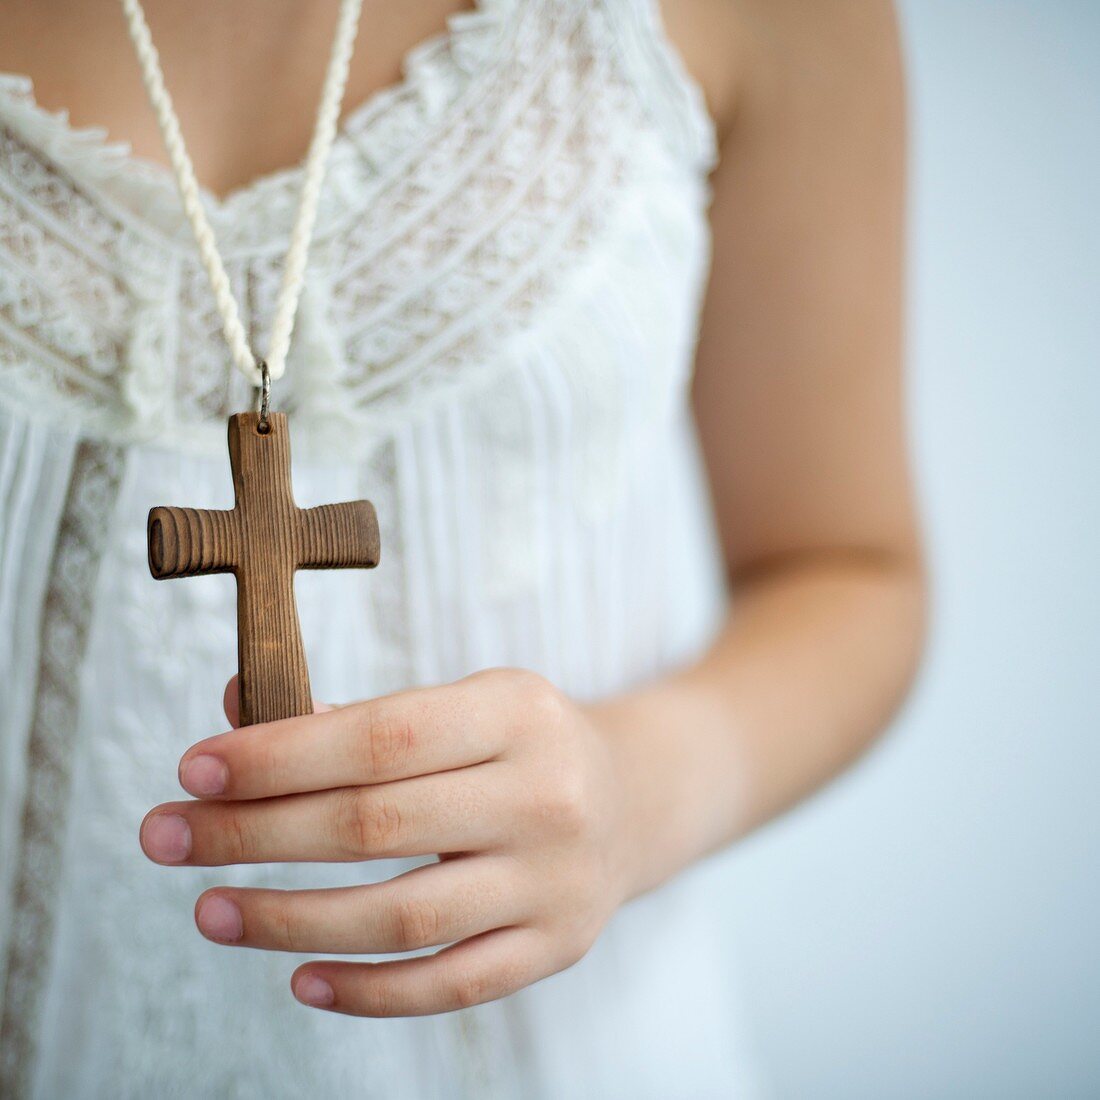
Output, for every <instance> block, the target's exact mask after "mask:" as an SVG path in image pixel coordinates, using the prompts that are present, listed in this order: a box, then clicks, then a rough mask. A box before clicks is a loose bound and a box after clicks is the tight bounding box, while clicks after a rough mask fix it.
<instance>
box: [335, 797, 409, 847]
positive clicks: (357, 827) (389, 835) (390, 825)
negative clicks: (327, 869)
mask: <svg viewBox="0 0 1100 1100" xmlns="http://www.w3.org/2000/svg"><path fill="white" fill-rule="evenodd" d="M335 831H336V844H337V846H338V847H339V849H340V850H341V851H343V852H346V853H350V854H351V855H353V856H367V855H372V854H375V853H378V852H383V851H386V850H387V849H389V848H390V847H392V846H393V844H394V843H396V840H397V837H398V836H399V835H400V832H401V814H400V811H399V810H398V809H397V807H396V806H395V805H394V804H393V802H391V801H389V800H388V799H385V798H380V797H379V796H378V795H377V794H376V793H375V792H374V791H372V790H371V789H370V788H367V787H360V788H352V789H350V790H348V791H346V792H345V793H344V794H343V795H342V796H341V797H340V800H339V802H338V808H337V813H336V829H335Z"/></svg>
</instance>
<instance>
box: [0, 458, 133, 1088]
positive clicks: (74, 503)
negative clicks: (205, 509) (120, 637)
mask: <svg viewBox="0 0 1100 1100" xmlns="http://www.w3.org/2000/svg"><path fill="white" fill-rule="evenodd" d="M122 465H123V459H122V452H121V451H120V450H118V449H117V448H114V447H109V446H106V445H103V444H93V443H82V444H80V445H79V447H78V448H77V452H76V456H75V458H74V461H73V470H72V474H71V476H70V481H69V490H68V494H67V498H66V501H65V507H64V511H63V514H62V519H61V524H60V527H59V529H58V534H57V543H56V545H55V548H54V556H53V561H52V563H51V565H50V577H49V583H48V586H47V589H46V599H45V603H44V611H43V619H42V642H41V656H40V658H39V669H38V686H37V689H36V695H35V707H34V718H33V721H32V725H31V732H30V740H29V742H28V747H27V755H28V760H27V788H26V794H25V796H24V805H23V825H22V843H21V845H20V848H19V865H18V867H17V868H16V875H15V892H14V897H13V909H12V926H11V931H10V940H9V946H8V962H7V978H6V982H5V987H4V999H3V1016H2V1022H0V1096H10V1097H13V1098H14V1097H17V1096H24V1095H28V1094H29V1092H30V1088H31V1083H32V1082H31V1077H32V1075H33V1065H34V1052H35V1044H36V1039H37V1034H38V1020H39V1015H40V1013H41V1009H42V1002H43V999H44V995H45V988H46V978H47V975H48V972H49V966H48V963H49V956H50V951H51V946H52V942H53V930H54V908H55V899H56V894H57V885H58V880H59V877H60V874H61V870H62V844H63V839H64V835H65V830H64V807H65V806H66V805H67V804H68V801H69V786H70V783H71V779H72V764H73V752H74V742H75V739H76V727H77V720H78V710H79V672H80V666H81V663H82V660H83V654H84V651H85V646H86V644H87V637H88V627H89V623H90V621H91V617H92V606H93V594H94V588H95V581H96V576H97V574H98V572H99V566H100V561H101V559H102V557H103V552H104V547H105V544H106V541H107V530H108V526H109V522H110V517H111V511H112V506H113V503H114V500H115V498H116V494H117V492H118V486H119V479H120V476H121V470H122Z"/></svg>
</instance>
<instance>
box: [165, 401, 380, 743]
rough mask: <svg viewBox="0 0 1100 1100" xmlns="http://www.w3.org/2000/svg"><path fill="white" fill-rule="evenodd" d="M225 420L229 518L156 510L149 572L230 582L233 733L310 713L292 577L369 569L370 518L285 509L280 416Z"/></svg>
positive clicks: (353, 507)
mask: <svg viewBox="0 0 1100 1100" xmlns="http://www.w3.org/2000/svg"><path fill="white" fill-rule="evenodd" d="M268 421H269V430H268V431H267V432H264V433H261V432H260V431H259V430H258V426H259V415H258V414H257V413H239V414H238V415H236V416H232V417H230V418H229V459H230V466H231V468H232V472H233V490H234V497H235V504H234V506H233V508H232V509H231V510H229V511H211V510H206V509H199V508H178V507H159V508H153V509H152V510H151V511H150V513H149V525H148V532H149V568H150V571H151V572H152V574H153V576H154V577H156V578H157V579H158V580H166V579H170V578H173V577H192V576H198V575H200V574H204V573H233V574H234V575H235V576H236V578H237V661H238V672H239V690H240V717H241V725H252V724H254V723H257V722H272V721H275V720H276V719H279V718H291V717H295V716H297V715H301V714H310V713H312V711H313V701H312V697H311V694H310V687H309V671H308V669H307V667H306V658H305V649H304V647H303V645H302V632H301V627H300V625H299V622H298V609H297V606H296V605H295V601H294V573H295V570H297V569H348V568H364V569H369V568H371V567H373V566H375V565H377V564H378V560H379V553H380V540H379V532H378V520H377V517H376V516H375V512H374V507H373V505H371V504H370V502H369V501H365V500H359V501H353V502H350V503H347V504H323V505H321V506H320V507H317V508H306V509H302V508H299V507H298V506H297V504H295V503H294V495H293V491H292V487H291V479H290V434H289V430H288V427H287V421H286V416H285V415H284V414H282V413H271V414H269V416H268Z"/></svg>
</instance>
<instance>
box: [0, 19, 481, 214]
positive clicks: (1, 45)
mask: <svg viewBox="0 0 1100 1100" xmlns="http://www.w3.org/2000/svg"><path fill="white" fill-rule="evenodd" d="M470 2H471V0H420V2H418V3H416V4H394V3H392V2H390V0H365V2H364V4H363V16H362V31H361V33H360V35H359V36H358V39H357V44H356V49H355V53H354V55H353V58H352V64H351V67H350V73H349V80H348V93H347V98H346V102H347V103H348V104H351V105H355V104H359V103H362V102H364V101H365V100H366V99H368V98H369V97H370V96H371V95H373V94H375V93H376V92H377V91H378V90H379V89H381V88H383V87H386V86H389V85H392V84H395V83H397V82H398V81H400V79H401V70H402V63H403V59H404V58H405V57H406V56H407V54H408V53H409V52H410V51H411V50H412V49H413V48H414V47H415V46H417V45H418V44H420V43H423V42H426V41H429V40H431V39H432V38H434V37H437V36H439V35H444V34H446V33H447V31H448V19H449V17H451V16H452V15H454V14H455V13H456V12H460V11H468V10H469V8H470ZM143 6H144V7H145V9H146V13H147V16H148V18H149V22H150V26H151V29H152V31H153V37H154V40H155V42H156V44H157V48H158V51H159V53H160V55H161V61H162V64H163V67H164V70H165V73H166V78H167V82H168V85H169V89H170V92H171V94H172V98H173V101H174V103H175V105H176V107H177V109H178V112H179V115H180V118H181V120H182V126H183V129H184V132H185V136H186V139H187V145H188V148H189V150H190V151H191V153H192V157H193V160H194V163H195V168H196V175H197V176H198V178H199V181H200V182H201V183H202V184H203V185H204V186H205V187H207V189H208V190H209V191H211V192H213V193H215V194H219V195H224V194H227V193H228V192H230V191H232V190H234V189H237V188H240V187H243V186H245V185H246V184H247V183H248V182H249V181H250V180H253V179H255V178H257V177H258V176H262V175H264V174H266V173H269V172H272V171H274V170H276V169H278V168H282V167H284V166H286V165H290V164H296V163H298V162H299V161H300V160H301V159H302V158H303V156H304V154H305V151H306V148H307V146H308V143H309V139H310V135H311V133H312V131H313V124H314V110H315V106H316V102H317V97H318V95H319V92H320V88H321V82H322V80H323V76H324V70H325V65H326V62H327V60H328V51H329V48H330V46H331V42H332V32H333V27H334V26H335V21H336V15H337V7H338V0H304V2H303V0H236V2H234V3H232V4H224V3H220V2H219V0H195V2H193V3H187V4H178V3H175V2H174V0H146V2H145V4H144V5H143ZM0 71H7V72H18V73H22V74H25V75H27V76H29V77H31V78H32V79H33V81H34V86H35V94H36V97H37V100H38V102H39V103H40V104H41V105H42V106H43V107H45V108H47V109H50V110H55V111H60V110H66V111H67V112H68V114H69V118H70V120H71V123H72V124H73V125H74V126H76V127H88V126H98V127H102V128H104V129H105V130H106V131H107V133H108V134H109V135H110V137H111V138H112V139H114V140H117V141H125V142H126V143H127V144H128V145H129V146H130V147H131V149H132V150H133V152H134V154H135V155H136V156H138V157H140V158H142V159H144V160H148V161H151V162H154V163H158V164H163V163H165V160H164V152H163V142H162V141H161V139H160V135H159V134H158V133H157V130H156V125H155V122H154V119H153V115H152V113H151V111H150V110H149V106H148V102H147V99H146V96H145V92H144V90H143V88H142V86H141V79H140V75H139V70H138V65H137V62H136V60H135V57H134V52H133V47H132V45H131V43H130V40H129V38H128V37H127V34H126V27H125V22H124V19H123V15H122V12H121V9H120V5H119V4H118V3H117V0H92V2H86V0H65V2H62V3H56V4H49V5H46V4H41V3H34V2H33V0H14V2H13V3H11V4H4V5H3V8H2V10H0Z"/></svg>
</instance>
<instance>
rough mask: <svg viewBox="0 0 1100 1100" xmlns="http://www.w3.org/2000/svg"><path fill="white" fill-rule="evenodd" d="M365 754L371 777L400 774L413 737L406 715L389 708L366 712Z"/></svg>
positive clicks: (406, 759) (370, 707) (411, 745)
mask: <svg viewBox="0 0 1100 1100" xmlns="http://www.w3.org/2000/svg"><path fill="white" fill-rule="evenodd" d="M365 737H366V753H367V764H368V766H369V768H370V774H371V775H372V776H387V775H394V774H397V773H400V772H401V771H402V770H403V767H404V765H405V764H406V762H407V761H408V760H409V758H410V756H411V755H412V752H413V747H414V744H415V739H416V735H415V732H414V730H413V724H412V721H411V719H410V717H409V716H408V715H407V714H395V713H393V712H392V709H391V708H389V707H386V708H383V707H380V706H375V705H368V706H367V708H366V729H365Z"/></svg>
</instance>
